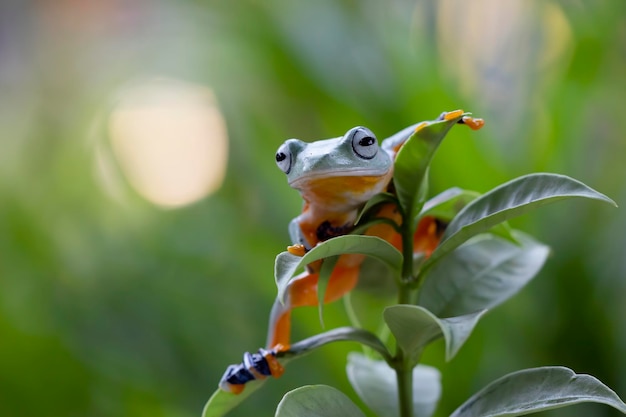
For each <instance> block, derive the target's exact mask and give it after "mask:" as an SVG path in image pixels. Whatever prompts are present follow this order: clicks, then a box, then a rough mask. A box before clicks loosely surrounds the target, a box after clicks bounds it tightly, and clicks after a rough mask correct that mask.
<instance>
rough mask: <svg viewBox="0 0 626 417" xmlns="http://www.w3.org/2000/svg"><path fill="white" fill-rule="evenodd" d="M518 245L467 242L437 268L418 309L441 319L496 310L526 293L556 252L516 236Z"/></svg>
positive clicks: (495, 240) (424, 287)
mask: <svg viewBox="0 0 626 417" xmlns="http://www.w3.org/2000/svg"><path fill="white" fill-rule="evenodd" d="M513 236H514V237H515V239H516V241H517V242H519V243H518V244H513V243H511V242H509V241H507V240H503V239H501V238H497V237H494V236H490V235H481V236H477V237H476V238H474V239H472V240H471V241H469V242H467V243H466V244H464V245H463V246H461V247H460V248H458V249H457V250H456V251H454V252H453V253H451V254H450V255H449V256H447V257H446V258H445V259H444V260H443V261H442V262H440V263H438V264H437V265H436V266H435V267H434V268H432V269H431V270H430V271H429V272H428V274H427V275H426V277H425V280H424V283H423V285H422V287H421V288H420V291H419V295H418V301H417V304H418V305H421V306H422V307H425V308H426V309H428V310H429V311H431V312H433V313H434V314H436V315H437V316H439V317H442V316H443V317H445V316H459V315H463V314H467V313H470V312H473V311H477V310H482V309H486V308H488V309H491V308H493V307H495V306H497V305H499V304H501V303H502V302H504V301H506V300H508V299H509V298H511V297H512V296H513V295H515V294H516V293H517V292H518V291H519V290H520V289H521V288H523V287H524V286H525V285H526V284H527V283H528V282H529V281H530V280H531V279H532V278H533V277H534V276H535V275H536V274H537V273H538V272H539V271H540V270H541V268H542V266H543V264H544V263H545V261H546V259H547V257H548V255H549V253H550V249H549V248H548V247H547V246H546V245H543V244H542V243H540V242H537V241H536V240H534V239H532V238H531V237H530V236H528V235H526V234H523V233H521V232H518V231H516V232H515V233H513Z"/></svg>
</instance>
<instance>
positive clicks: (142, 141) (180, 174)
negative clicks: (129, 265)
mask: <svg viewBox="0 0 626 417" xmlns="http://www.w3.org/2000/svg"><path fill="white" fill-rule="evenodd" d="M108 131H109V137H110V141H111V148H112V150H113V155H114V157H115V158H116V159H117V161H118V164H119V166H120V168H121V170H122V172H123V173H124V175H125V176H126V178H127V179H128V181H129V183H130V184H131V185H132V187H133V188H134V189H135V190H136V191H137V192H138V193H139V194H140V195H141V196H143V197H144V198H145V199H147V200H149V201H150V202H152V203H154V204H157V205H159V206H162V207H180V206H184V205H187V204H191V203H193V202H195V201H198V200H199V199H202V198H203V197H205V196H207V195H209V194H210V193H212V192H214V191H215V190H217V189H218V188H219V187H220V185H221V184H222V181H223V179H224V174H225V171H226V162H227V158H228V139H227V132H226V126H225V123H224V119H223V117H222V114H221V112H220V110H219V108H218V106H217V103H216V100H215V97H214V95H213V93H212V92H211V90H210V89H208V88H206V87H203V86H198V85H193V84H189V83H184V82H180V81H175V80H167V79H155V80H150V81H145V82H142V83H140V84H137V85H134V86H132V87H130V88H127V89H126V90H125V91H124V92H122V93H121V95H120V99H119V102H118V104H117V105H116V107H115V108H114V110H113V111H112V113H111V116H110V119H109V125H108Z"/></svg>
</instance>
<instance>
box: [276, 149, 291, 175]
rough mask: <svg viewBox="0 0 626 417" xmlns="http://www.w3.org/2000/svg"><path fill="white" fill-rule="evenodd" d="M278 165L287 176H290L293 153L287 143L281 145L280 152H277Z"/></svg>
mask: <svg viewBox="0 0 626 417" xmlns="http://www.w3.org/2000/svg"><path fill="white" fill-rule="evenodd" d="M276 165H278V168H280V170H281V171H283V172H284V173H285V174H289V171H291V152H290V151H289V147H288V146H287V144H286V143H285V144H283V145H281V147H280V148H278V151H276Z"/></svg>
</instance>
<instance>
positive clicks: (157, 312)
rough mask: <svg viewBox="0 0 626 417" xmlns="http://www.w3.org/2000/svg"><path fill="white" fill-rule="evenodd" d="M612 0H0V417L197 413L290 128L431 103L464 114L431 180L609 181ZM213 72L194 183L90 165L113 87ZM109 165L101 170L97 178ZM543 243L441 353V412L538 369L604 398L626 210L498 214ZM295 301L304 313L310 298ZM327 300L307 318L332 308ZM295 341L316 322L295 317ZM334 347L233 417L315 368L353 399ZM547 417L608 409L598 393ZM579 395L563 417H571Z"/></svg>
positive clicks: (250, 291) (205, 80)
mask: <svg viewBox="0 0 626 417" xmlns="http://www.w3.org/2000/svg"><path fill="white" fill-rule="evenodd" d="M625 68H626V3H625V2H623V1H621V0H600V1H594V2H591V1H584V0H577V1H557V0H553V1H523V0H516V1H510V2H499V1H496V0H477V1H475V2H472V3H471V6H468V3H466V2H460V1H454V0H442V1H434V0H418V1H402V0H399V1H393V2H389V3H386V2H379V1H376V0H365V1H361V2H356V1H352V0H342V1H331V0H322V1H317V2H298V1H297V2H287V1H284V2H281V1H269V2H259V1H252V0H249V1H244V0H241V1H228V2H226V1H217V0H215V1H202V2H201V1H195V2H191V1H188V2H165V1H152V2H151V1H147V0H144V1H135V2H123V1H120V0H111V1H105V2H98V1H95V0H92V1H76V0H61V1H50V0H44V1H17V0H13V1H11V0H9V1H4V2H2V4H1V5H0V126H2V131H1V133H0V143H1V145H2V147H1V149H2V151H1V152H0V340H1V342H0V415H7V416H8V415H20V416H24V417H28V416H38V415H43V414H46V415H58V416H82V415H90V416H109V415H133V416H144V415H145V416H148V415H150V416H174V417H176V416H181V417H182V416H185V417H186V416H197V415H199V414H200V412H201V410H202V406H203V405H204V403H205V401H206V399H207V398H208V395H209V394H210V393H211V392H212V391H213V390H214V388H215V386H216V384H217V382H218V380H219V378H220V376H221V374H222V372H223V371H224V369H225V368H226V366H227V365H228V364H229V363H234V362H238V361H239V360H240V358H241V354H242V353H243V352H244V351H246V350H255V349H257V348H258V347H259V346H261V345H262V344H263V343H264V340H265V331H266V317H267V314H268V312H269V308H270V306H271V303H272V299H273V297H274V295H275V290H276V289H275V285H274V283H273V279H272V268H273V261H274V257H275V255H276V254H277V253H279V252H280V251H282V250H283V249H284V247H285V245H286V244H287V243H288V235H287V224H288V222H289V220H290V219H291V218H292V217H294V216H295V215H297V213H298V211H299V209H300V201H299V198H298V195H297V193H296V192H295V191H293V190H291V189H289V187H288V186H287V185H286V184H285V181H284V178H283V175H282V173H281V172H280V171H279V170H278V169H276V167H275V165H274V162H273V154H274V152H275V149H276V148H277V147H278V145H279V144H280V143H282V141H284V140H285V139H286V138H289V137H297V138H301V139H303V140H314V139H319V138H327V137H334V136H338V135H340V134H343V133H344V132H345V131H346V130H348V129H349V128H350V127H352V126H356V125H365V126H368V127H369V128H371V129H372V130H373V131H374V132H377V134H378V136H379V138H384V137H386V136H387V135H390V134H392V133H394V132H396V131H398V130H399V129H401V128H403V127H405V126H407V125H409V124H412V123H415V122H417V121H419V120H425V119H432V118H433V117H436V116H437V115H438V114H439V113H440V112H442V111H444V110H452V109H455V108H463V109H466V110H469V111H472V112H474V114H476V115H477V116H479V117H482V118H484V119H485V120H486V121H487V126H486V127H485V128H484V129H483V130H481V131H480V132H478V133H474V134H471V133H470V132H466V131H464V130H463V129H456V130H455V131H453V133H452V134H451V135H450V137H448V139H447V141H446V142H444V144H443V146H442V148H441V150H440V152H439V153H438V155H437V157H436V160H435V164H434V167H433V170H432V172H431V181H432V185H433V193H434V192H437V191H441V190H443V189H445V188H449V187H450V186H454V185H458V186H460V187H463V188H468V189H476V190H477V191H485V190H488V189H490V188H492V187H493V186H495V185H497V184H499V183H501V182H503V181H505V180H508V179H509V178H512V177H514V176H517V175H521V174H524V173H529V172H533V171H551V172H559V173H563V174H567V175H570V176H572V177H575V178H578V179H580V180H582V181H584V182H585V183H587V184H589V185H590V186H592V187H594V188H596V189H598V190H599V191H601V192H603V193H605V194H607V195H609V196H610V197H612V198H613V199H615V200H616V201H617V203H618V204H621V205H622V206H623V205H624V204H623V201H624V200H625V199H626V185H625V182H624V178H625V171H626V169H625V168H624V158H625V157H626V141H625V140H624V132H625V131H626V118H625V117H624V116H623V115H622V114H621V112H622V111H623V109H624V105H625V104H626V101H625V100H626V76H625V71H624V69H625ZM153 76H158V77H166V78H171V79H176V80H183V81H186V82H189V83H193V84H197V85H201V86H205V87H207V88H210V89H212V90H213V92H214V93H215V95H216V96H217V100H218V103H219V106H220V108H221V111H222V113H223V116H224V118H225V120H226V125H227V129H228V137H229V144H230V145H229V146H230V154H229V160H228V170H227V173H226V179H225V181H224V183H223V185H222V187H221V188H220V189H219V191H218V192H216V193H214V194H213V195H211V196H208V197H206V198H204V199H203V200H201V201H199V202H197V203H195V204H193V205H189V206H186V207H182V208H178V209H170V210H165V209H161V208H159V207H156V206H153V205H152V204H151V203H149V202H147V201H145V200H143V199H142V198H141V197H140V196H139V194H137V193H136V191H134V190H133V188H132V187H131V186H130V184H129V183H127V182H124V181H122V182H120V183H119V184H118V189H117V190H118V193H117V194H112V193H111V192H110V190H109V189H108V188H107V187H106V186H105V184H103V181H102V175H101V174H99V171H98V163H97V155H96V154H97V149H98V147H100V146H107V141H108V136H107V118H108V116H109V114H110V111H111V109H112V107H113V106H114V104H115V97H116V94H117V92H118V91H119V89H120V88H122V87H124V86H126V85H128V84H129V83H130V84H132V82H133V80H138V79H143V78H146V77H153ZM120 178H123V175H122V176H120ZM514 225H515V226H516V227H518V228H521V229H523V230H526V231H529V232H531V233H533V234H534V235H535V236H536V237H537V238H539V239H540V240H542V241H544V242H546V243H547V244H549V245H550V246H551V247H552V248H553V250H554V254H553V256H552V257H551V259H549V261H548V264H547V267H546V268H545V269H544V271H543V272H542V273H541V274H540V276H539V277H538V278H536V279H535V281H534V282H533V283H532V284H531V285H530V286H529V287H528V288H527V289H525V290H524V291H523V292H522V293H521V294H519V295H518V296H517V297H515V298H514V299H513V300H512V301H511V302H509V303H507V304H505V305H504V306H502V307H499V309H500V310H501V311H500V312H499V315H491V316H487V317H486V318H485V319H484V320H483V322H481V324H480V325H479V326H478V328H477V330H476V334H475V336H474V337H473V339H472V340H470V341H469V342H468V344H467V345H466V346H465V347H464V348H463V349H462V350H461V352H460V353H459V355H458V357H457V358H455V359H454V360H453V361H452V362H450V363H444V362H443V355H442V349H439V350H436V349H432V350H431V351H429V352H427V355H426V359H427V363H430V364H433V365H435V366H438V367H440V368H441V369H442V371H443V384H444V392H443V398H442V403H441V406H440V409H439V413H440V414H439V415H441V416H443V415H447V413H449V412H450V411H452V410H453V409H454V408H455V407H456V406H457V405H458V404H460V403H461V402H462V401H463V400H464V399H466V398H467V397H469V396H470V395H471V394H472V393H474V392H476V391H477V390H478V389H480V388H481V387H482V386H484V385H486V383H487V382H489V381H491V380H493V379H495V378H497V377H499V376H501V375H504V374H505V373H508V372H511V371H514V370H516V369H520V368H526V367H535V366H541V365H552V364H560V365H564V366H568V367H570V368H572V369H574V370H575V371H576V372H579V373H590V374H593V375H594V376H596V377H598V378H599V379H601V380H602V381H603V382H605V383H606V384H607V385H609V386H611V387H612V388H613V389H615V390H616V391H617V393H618V394H621V396H622V398H624V397H625V396H626V354H625V352H626V321H625V320H624V319H625V318H626V303H624V302H623V300H624V297H625V296H626V280H625V275H626V263H625V261H624V259H625V258H624V247H626V238H625V236H626V235H625V234H624V233H623V231H624V230H626V215H625V214H624V211H623V209H617V210H611V209H608V208H606V207H604V206H602V205H594V204H592V203H586V202H576V203H573V204H570V205H569V206H567V208H564V207H559V206H555V207H551V208H549V209H547V210H543V211H541V212H540V213H535V214H533V215H532V216H528V217H525V218H523V219H522V220H520V221H518V222H516V223H514ZM312 310H315V309H312ZM346 322H347V319H346V318H345V313H343V309H342V306H341V303H335V304H334V305H332V306H329V307H328V308H326V309H325V323H326V326H327V327H328V328H330V327H332V326H335V325H341V324H345V323H346ZM294 323H295V329H294V330H295V333H296V334H295V336H296V337H299V336H305V335H310V334H312V333H316V332H318V331H319V329H320V327H319V323H318V322H317V314H316V311H311V312H309V311H306V312H297V314H295V317H294ZM351 348H354V346H352V345H346V346H331V347H327V348H324V349H323V350H322V351H320V352H318V353H315V354H314V355H311V356H310V357H308V358H307V360H305V361H298V362H296V363H294V364H293V365H292V366H291V367H290V369H289V372H287V374H286V375H285V376H284V377H283V378H281V379H280V380H277V381H272V383H271V384H267V385H266V387H265V388H264V390H263V391H262V393H257V394H255V395H254V396H253V397H252V398H251V399H250V400H249V401H247V402H246V403H245V404H244V405H243V406H241V407H240V408H239V409H237V410H235V412H233V415H234V416H247V415H272V414H273V409H274V407H275V405H276V404H277V403H278V401H279V400H280V398H281V396H282V393H284V392H285V391H287V390H288V389H290V388H293V387H295V386H297V385H302V384H306V383H326V384H329V385H333V386H335V387H337V388H339V389H340V390H342V391H343V392H345V393H347V394H349V395H350V396H351V397H352V398H353V399H355V401H356V398H355V396H354V394H353V393H352V392H351V389H350V388H349V385H348V383H347V379H346V376H345V372H344V367H345V362H346V359H345V357H346V355H345V353H346V352H347V351H348V350H349V349H351ZM566 413H567V414H559V413H558V412H552V413H550V415H557V416H558V415H570V416H571V415H596V416H609V415H615V414H611V413H614V412H613V411H612V410H610V409H608V407H607V408H604V407H601V406H591V407H586V406H577V407H576V408H573V409H568V410H567V411H566ZM576 413H579V414H576Z"/></svg>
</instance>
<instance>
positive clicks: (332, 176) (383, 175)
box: [289, 167, 392, 189]
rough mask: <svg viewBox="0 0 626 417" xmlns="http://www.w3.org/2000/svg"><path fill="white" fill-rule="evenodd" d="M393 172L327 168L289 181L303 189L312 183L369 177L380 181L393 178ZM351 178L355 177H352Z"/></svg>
mask: <svg viewBox="0 0 626 417" xmlns="http://www.w3.org/2000/svg"><path fill="white" fill-rule="evenodd" d="M391 175H392V174H391V172H390V170H388V169H384V170H375V169H364V168H362V167H359V168H344V169H341V170H339V171H337V170H327V171H317V172H309V173H307V174H304V175H301V176H299V177H298V178H294V179H293V180H291V181H289V185H290V186H291V187H293V188H297V189H301V188H303V187H307V186H308V185H309V184H311V183H324V182H330V183H345V184H350V183H359V180H358V178H359V177H363V178H369V179H374V178H375V179H377V180H378V181H386V180H387V179H388V178H391ZM351 178H354V180H353V179H351ZM365 182H366V183H371V182H370V180H366V181H365Z"/></svg>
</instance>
